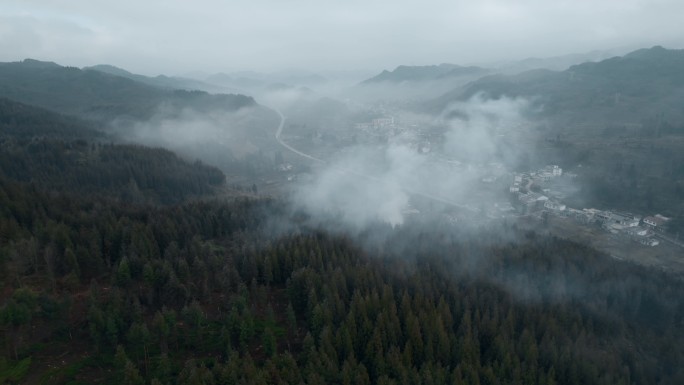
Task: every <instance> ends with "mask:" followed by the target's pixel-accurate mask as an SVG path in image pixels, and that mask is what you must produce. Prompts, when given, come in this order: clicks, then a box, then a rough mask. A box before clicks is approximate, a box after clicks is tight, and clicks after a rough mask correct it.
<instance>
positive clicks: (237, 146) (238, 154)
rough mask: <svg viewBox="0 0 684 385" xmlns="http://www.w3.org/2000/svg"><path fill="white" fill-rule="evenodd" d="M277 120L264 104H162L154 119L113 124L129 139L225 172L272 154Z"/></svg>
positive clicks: (120, 134)
mask: <svg viewBox="0 0 684 385" xmlns="http://www.w3.org/2000/svg"><path fill="white" fill-rule="evenodd" d="M277 124H278V117H277V115H276V114H275V113H274V112H273V111H270V110H268V109H266V108H264V107H261V106H249V107H242V108H239V109H237V110H234V111H230V110H224V109H208V110H205V111H198V110H196V109H193V108H183V109H180V110H178V109H175V108H172V107H171V106H168V105H162V106H160V107H159V108H158V109H157V111H156V113H155V114H154V115H153V116H152V118H150V119H149V120H146V121H136V122H130V121H126V122H117V121H115V122H113V123H112V127H113V132H114V133H115V135H116V136H118V137H120V138H122V139H123V140H125V141H128V142H133V143H138V144H142V145H146V146H152V147H163V148H166V149H169V150H172V151H175V152H177V153H178V154H179V155H182V156H184V157H186V158H188V159H190V160H192V161H194V160H197V159H198V160H201V161H202V162H204V163H207V164H210V165H213V166H217V167H219V168H220V169H222V170H224V172H226V171H229V170H232V169H233V168H235V166H236V162H241V161H245V162H247V161H250V162H261V160H260V159H257V157H266V156H267V155H270V159H272V153H273V152H274V151H275V150H276V146H277V144H276V143H275V141H274V140H273V132H274V130H275V127H277ZM270 166H272V164H271V165H270Z"/></svg>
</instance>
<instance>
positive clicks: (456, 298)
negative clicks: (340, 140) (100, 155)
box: [0, 179, 684, 384]
mask: <svg viewBox="0 0 684 385" xmlns="http://www.w3.org/2000/svg"><path fill="white" fill-rule="evenodd" d="M278 205H279V204H278V203H277V202H249V201H241V202H235V203H233V204H219V203H195V204H188V205H184V206H180V207H175V208H167V209H152V208H146V207H131V206H122V205H119V204H116V203H113V202H111V201H107V200H97V199H78V200H76V199H71V198H70V197H69V196H68V195H60V196H51V195H49V194H45V193H41V192H39V191H36V190H35V189H34V188H31V187H30V186H27V185H23V184H17V183H11V182H8V181H7V180H5V179H3V180H2V190H0V207H2V208H3V210H2V214H1V217H0V218H1V219H0V220H1V222H0V235H1V236H2V240H3V242H2V245H3V246H2V249H1V251H2V253H1V254H0V255H2V260H1V261H0V262H1V264H2V270H1V271H2V275H1V277H2V281H3V282H5V284H4V288H3V293H4V299H3V303H4V305H3V307H2V311H1V313H2V317H1V318H0V319H2V325H3V326H2V327H3V329H2V338H3V340H4V344H3V346H5V349H6V350H5V355H6V357H7V361H5V362H4V364H3V370H2V371H1V372H0V373H2V375H3V376H5V377H4V378H3V380H6V381H19V380H21V381H22V382H23V383H66V382H69V381H72V383H73V381H75V382H76V383H111V384H115V383H131V384H143V383H150V384H159V383H162V384H164V383H168V384H196V383H204V384H219V383H263V384H267V383H307V384H325V383H348V384H364V383H367V384H370V383H380V384H393V383H396V384H399V383H407V384H417V383H425V384H443V383H455V384H472V383H487V384H499V383H501V384H503V383H512V382H513V383H525V384H587V383H597V384H656V383H662V384H678V383H681V381H682V380H683V379H684V377H683V376H684V373H683V372H682V367H681V365H679V364H680V363H681V362H682V359H683V358H684V356H683V354H684V351H683V349H684V348H683V347H682V344H681V343H679V342H681V341H682V340H683V336H682V320H683V317H684V302H683V300H682V296H681V293H682V290H684V285H683V284H682V282H681V281H680V280H679V279H676V278H675V277H671V276H668V275H666V274H662V273H658V272H656V271H651V270H646V269H644V268H642V267H637V266H632V265H627V264H624V263H621V262H618V261H614V260H611V259H609V258H607V257H606V256H604V255H600V254H598V253H597V252H595V251H593V250H591V249H588V248H587V247H584V246H581V245H578V244H575V243H572V242H568V241H562V240H558V239H554V238H538V237H536V236H534V235H533V234H528V235H527V236H523V235H522V234H521V238H520V241H515V242H511V241H508V240H505V239H500V238H501V236H500V234H501V233H499V232H495V231H493V232H488V231H485V230H483V233H482V234H481V236H480V237H479V238H478V239H477V240H475V239H474V238H473V237H472V234H467V233H462V234H459V233H456V234H442V233H439V232H422V231H421V230H420V229H417V228H411V227H410V226H408V227H405V228H403V229H401V230H399V231H397V232H396V233H393V235H391V236H390V238H389V239H387V241H386V243H384V244H383V245H385V246H383V249H384V250H385V251H382V252H380V251H373V250H366V251H364V250H362V249H360V248H358V247H357V246H355V245H354V241H353V240H351V239H347V238H344V237H339V236H331V235H326V234H325V232H322V231H304V232H300V231H297V232H291V233H290V234H288V235H285V236H282V237H278V238H273V237H271V236H270V235H269V233H268V232H266V231H260V228H264V226H266V225H267V222H266V218H265V217H264V215H265V213H270V215H274V213H277V212H278V211H280V210H278ZM510 230H511V231H513V232H515V230H514V229H510ZM407 240H409V243H411V244H413V247H412V248H411V249H402V248H399V249H397V250H393V248H392V247H391V246H392V245H396V244H400V243H404V241H407ZM12 378H13V379H14V380H12Z"/></svg>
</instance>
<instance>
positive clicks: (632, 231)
mask: <svg viewBox="0 0 684 385" xmlns="http://www.w3.org/2000/svg"><path fill="white" fill-rule="evenodd" d="M565 216H568V217H571V218H574V219H576V220H578V221H580V222H581V223H584V224H592V223H597V224H600V225H601V227H602V228H603V229H605V230H606V231H608V232H610V233H612V234H616V235H622V236H625V237H626V238H629V239H631V240H633V241H635V242H637V243H640V244H642V245H646V246H657V245H659V244H660V241H659V240H658V239H657V238H656V233H658V232H663V231H664V229H665V226H666V225H667V222H668V221H669V218H667V217H664V216H662V215H660V214H656V215H655V216H648V217H645V218H643V219H642V218H641V217H640V216H638V215H634V214H631V213H623V212H617V211H605V210H597V209H582V210H576V209H568V210H567V212H566V213H565Z"/></svg>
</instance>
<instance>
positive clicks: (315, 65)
mask: <svg viewBox="0 0 684 385" xmlns="http://www.w3.org/2000/svg"><path fill="white" fill-rule="evenodd" d="M683 15H684V1H682V0H565V1H557V0H520V1H513V0H510V1H505V0H492V1H486V0H467V1H466V0H450V1H440V0H422V1H404V0H223V1H221V0H194V1H190V0H116V1H97V0H1V1H0V61H16V60H21V59H23V58H27V57H31V58H36V59H41V60H51V61H55V62H58V63H59V64H63V65H72V66H78V67H81V66H86V65H93V64H101V63H107V64H113V65H117V66H120V67H123V68H126V69H129V70H131V71H134V72H139V73H145V74H158V73H166V74H179V73H184V72H188V71H204V72H210V73H211V72H219V71H223V72H229V71H234V70H257V71H275V70H279V69H292V68H300V69H311V70H353V69H365V70H379V69H383V68H387V69H392V68H394V67H396V66H397V65H400V64H409V65H411V64H413V65H424V64H438V63H442V62H451V63H457V64H472V63H486V62H491V61H500V60H508V59H523V58H526V57H531V56H535V57H546V56H556V55H563V54H569V53H582V52H588V51H592V50H597V49H599V50H601V49H611V48H616V47H623V46H630V47H632V46H634V47H636V46H643V47H646V46H652V45H656V44H660V45H663V46H665V47H668V48H681V46H683V45H684V44H682V42H683V40H684V22H682V17H683Z"/></svg>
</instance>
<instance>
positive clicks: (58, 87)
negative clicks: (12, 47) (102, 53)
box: [0, 59, 257, 120]
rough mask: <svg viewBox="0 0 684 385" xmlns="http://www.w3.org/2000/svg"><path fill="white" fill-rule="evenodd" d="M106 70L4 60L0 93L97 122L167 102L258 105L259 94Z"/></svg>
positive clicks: (148, 111)
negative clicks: (215, 91) (176, 86)
mask: <svg viewBox="0 0 684 385" xmlns="http://www.w3.org/2000/svg"><path fill="white" fill-rule="evenodd" d="M100 69H107V70H108V71H109V72H114V74H113V73H106V72H103V71H100V70H87V69H86V70H81V69H78V68H74V67H62V66H60V65H58V64H55V63H52V62H41V61H37V60H32V59H27V60H24V61H21V62H10V63H0V96H2V97H6V98H9V99H12V100H16V101H19V102H21V103H25V104H30V105H35V106H38V107H42V108H46V109H49V110H52V111H56V112H59V113H63V114H69V115H76V116H79V117H82V118H87V119H95V120H110V119H127V118H128V119H135V120H140V119H148V118H150V117H151V116H152V115H154V114H155V113H156V112H157V110H158V108H159V106H161V105H166V106H168V107H170V108H169V109H171V110H173V109H181V108H195V109H198V110H199V111H202V110H206V109H209V108H212V109H216V108H220V109H225V110H228V111H234V110H237V109H240V108H243V107H250V106H257V103H256V102H255V101H254V99H253V98H251V97H249V96H245V95H238V94H220V95H212V94H209V93H207V92H203V91H186V90H171V89H169V88H166V87H161V86H153V85H150V84H147V83H145V82H141V81H137V80H134V79H132V78H135V77H137V76H140V75H133V74H130V73H128V72H127V71H125V70H121V69H116V68H115V67H111V66H108V67H100ZM121 74H123V75H126V74H128V75H127V76H121Z"/></svg>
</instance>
